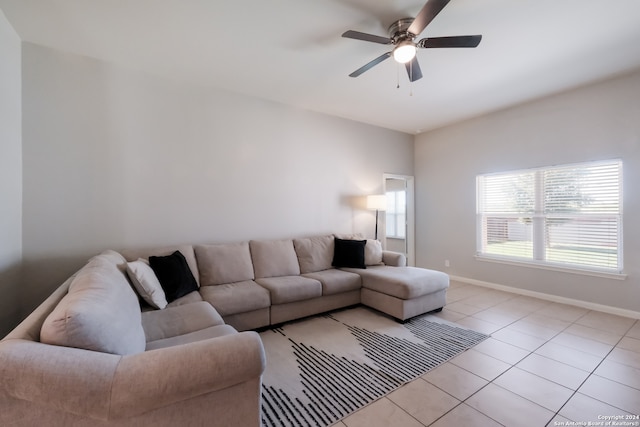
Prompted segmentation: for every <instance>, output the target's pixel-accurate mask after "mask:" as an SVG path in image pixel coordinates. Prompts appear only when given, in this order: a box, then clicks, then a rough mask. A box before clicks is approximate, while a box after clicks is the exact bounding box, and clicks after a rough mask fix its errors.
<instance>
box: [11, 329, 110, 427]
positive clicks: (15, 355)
mask: <svg viewBox="0 0 640 427" xmlns="http://www.w3.org/2000/svg"><path fill="white" fill-rule="evenodd" d="M121 358H122V356H119V355H114V354H108V353H100V352H95V351H89V350H81V349H77V348H71V347H62V346H56V345H49V344H43V343H40V342H37V341H28V340H22V339H10V340H4V341H2V342H0V378H2V381H1V384H2V385H1V388H2V391H0V397H1V396H2V395H5V394H6V395H9V396H11V397H13V398H16V399H20V400H25V401H28V402H33V403H38V404H42V405H45V406H49V407H51V408H54V409H57V410H61V411H66V412H71V413H74V414H80V415H83V416H87V417H91V418H98V419H107V417H108V415H109V403H110V395H111V390H110V389H111V383H112V382H113V377H114V375H115V372H116V370H117V367H118V363H119V362H120V359H121ZM0 406H1V405H0ZM0 419H1V417H0ZM0 424H1V423H0Z"/></svg>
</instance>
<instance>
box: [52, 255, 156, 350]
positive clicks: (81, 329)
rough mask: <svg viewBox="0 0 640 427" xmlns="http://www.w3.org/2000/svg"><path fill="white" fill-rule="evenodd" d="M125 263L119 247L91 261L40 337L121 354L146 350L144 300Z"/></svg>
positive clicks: (62, 343)
mask: <svg viewBox="0 0 640 427" xmlns="http://www.w3.org/2000/svg"><path fill="white" fill-rule="evenodd" d="M125 265H126V260H125V259H124V258H123V257H122V256H121V255H120V254H118V253H117V252H114V251H106V252H104V253H102V254H100V255H97V256H95V257H93V258H92V259H91V260H89V262H88V263H87V264H86V265H85V266H84V267H83V268H82V269H80V271H78V273H77V274H76V275H75V277H74V278H73V280H72V281H71V283H70V285H69V291H68V293H67V295H65V297H64V298H62V300H61V301H60V302H59V303H58V305H57V306H56V307H55V308H54V309H53V311H52V312H51V313H50V314H49V316H47V318H46V319H45V321H44V323H43V325H42V328H41V330H40V341H41V342H43V343H45V344H53V345H61V346H66V347H75V348H81V349H85V350H93V351H100V352H103V353H112V354H119V355H127V354H135V353H140V352H142V351H144V349H145V343H146V339H145V334H144V330H143V328H142V321H141V312H140V304H139V302H138V297H137V295H136V294H135V292H134V291H133V288H132V287H131V285H130V284H129V281H128V280H127V278H126V273H124V271H123V269H124V266H125Z"/></svg>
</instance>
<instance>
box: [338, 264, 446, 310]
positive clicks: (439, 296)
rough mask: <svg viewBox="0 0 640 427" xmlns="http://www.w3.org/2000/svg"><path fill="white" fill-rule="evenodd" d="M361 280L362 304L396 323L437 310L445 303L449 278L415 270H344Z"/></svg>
mask: <svg viewBox="0 0 640 427" xmlns="http://www.w3.org/2000/svg"><path fill="white" fill-rule="evenodd" d="M348 270H351V271H354V272H356V271H357V274H359V275H360V276H361V277H362V291H361V293H362V295H361V299H362V303H363V304H364V305H366V306H369V307H372V308H375V309H376V310H379V311H382V312H383V313H386V314H388V315H390V316H393V317H395V318H397V319H400V320H406V319H409V318H411V317H414V316H417V315H419V314H423V313H427V312H430V311H434V310H440V309H442V307H444V306H445V304H446V302H447V298H446V292H447V289H448V288H449V276H448V275H447V274H445V273H442V272H440V271H435V270H427V269H424V268H416V267H391V266H387V265H382V266H373V267H370V268H367V269H366V270H356V269H348Z"/></svg>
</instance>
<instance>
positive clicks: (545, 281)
mask: <svg viewBox="0 0 640 427" xmlns="http://www.w3.org/2000/svg"><path fill="white" fill-rule="evenodd" d="M611 158H620V159H622V160H623V162H624V163H623V169H624V230H623V233H624V234H623V239H624V265H625V270H626V273H627V274H628V278H627V280H624V281H618V280H612V279H602V278H597V277H591V276H584V275H576V274H569V273H560V272H553V271H547V270H539V269H532V268H526V267H518V266H512V265H505V264H496V263H488V262H482V261H477V260H476V259H475V258H474V253H475V249H476V227H475V208H476V206H475V177H476V175H477V174H481V173H486V172H494V171H509V170H516V169H523V168H532V167H538V166H548V165H557V164H564V163H576V162H583V161H589V160H598V159H611ZM415 174H416V194H417V197H416V200H417V207H416V209H417V215H416V217H417V225H416V228H417V237H416V242H417V254H418V256H417V263H418V265H420V266H424V267H430V268H435V269H441V270H444V271H446V272H448V273H450V274H452V275H457V276H461V277H466V278H472V279H476V280H480V281H485V282H490V283H495V284H500V285H507V286H513V287H517V288H521V289H525V290H529V291H535V292H543V293H547V294H552V295H557V296H560V297H566V298H572V299H576V300H583V301H587V302H592V303H597V304H603V305H608V306H613V307H617V308H622V309H627V310H633V311H640V263H638V260H639V259H640V222H639V221H637V218H638V217H640V185H639V183H640V72H637V73H635V74H632V75H628V76H624V77H620V78H617V79H613V80H609V81H606V82H603V83H599V84H595V85H592V86H588V87H584V88H581V89H579V90H575V91H571V92H567V93H563V94H560V95H556V96H553V97H549V98H545V99H542V100H539V101H536V102H532V103H529V104H526V105H522V106H518V107H514V108H511V109H508V110H505V111H501V112H497V113H494V114H489V115H486V116H483V117H480V118H477V119H474V120H469V121H466V122H463V123H459V124H456V125H452V126H449V127H446V128H442V129H439V130H435V131H432V132H429V133H425V134H422V135H419V136H418V137H416V146H415ZM446 259H448V260H450V262H451V267H450V268H448V269H447V268H445V267H444V263H445V260H446Z"/></svg>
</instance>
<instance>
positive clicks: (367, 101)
mask: <svg viewBox="0 0 640 427" xmlns="http://www.w3.org/2000/svg"><path fill="white" fill-rule="evenodd" d="M423 5H424V1H423V0H386V1H373V0H270V1H266V0H0V10H2V11H3V12H4V14H5V15H6V17H7V19H8V20H9V22H10V23H11V24H12V25H13V27H14V28H15V30H16V31H17V32H18V34H19V35H20V37H21V38H22V40H23V41H28V42H32V43H36V44H40V45H44V46H49V47H53V48H57V49H61V50H64V51H69V52H73V53H77V54H82V55H87V56H90V57H94V58H98V59H102V60H105V61H110V62H115V63H118V64H122V65H124V66H126V67H129V68H135V69H139V70H143V71H146V72H150V73H153V74H157V75H161V76H166V77H169V78H171V79H177V80H181V81H183V80H184V81H188V82H192V83H197V84H202V85H207V86H213V87H219V88H223V89H227V90H231V91H235V92H240V93H245V94H250V95H253V96H257V97H260V98H266V99H269V100H273V101H278V102H282V103H285V104H289V105H293V106H297V107H301V108H304V109H309V110H313V111H318V112H322V113H326V114H330V115H334V116H339V117H344V118H348V119H353V120H357V121H361V122H365V123H370V124H374V125H377V126H382V127H385V128H389V129H395V130H399V131H403V132H407V133H411V134H414V133H419V132H423V131H426V130H429V129H434V128H437V127H440V126H443V125H445V124H448V123H452V122H455V121H459V120H462V119H465V118H469V117H473V116H477V115H480V114H483V113H486V112H489V111H494V110H497V109H500V108H504V107H507V106H510V105H513V104H517V103H521V102H524V101H527V100H530V99H535V98H538V97H541V96H545V95H549V94H552V93H556V92H559V91H562V90H566V89H570V88H574V87H577V86H580V85H583V84H586V83H589V82H593V81H596V80H601V79H605V78H607V77H610V76H613V75H617V74H621V73H625V72H628V71H631V70H633V69H637V68H640V0H608V1H602V0H451V2H450V3H449V4H448V5H447V6H446V7H445V8H444V9H443V11H442V12H441V13H440V14H439V15H438V16H437V17H436V18H435V19H434V20H433V21H432V22H431V24H429V26H427V28H426V30H425V31H424V32H423V33H422V34H421V37H420V38H422V37H427V36H428V37H437V36H449V35H466V34H482V35H483V39H482V42H481V43H480V46H478V47H477V48H475V49H425V50H421V51H419V52H418V59H419V61H420V65H421V68H422V72H423V75H424V77H423V78H422V79H421V80H418V81H416V82H414V83H413V84H409V81H408V78H407V75H406V71H405V70H404V67H402V68H400V67H399V66H398V64H396V63H395V62H394V61H393V60H387V61H385V62H383V63H382V64H380V65H378V66H377V67H375V68H373V69H371V70H369V71H367V72H366V73H364V74H363V75H361V76H360V77H358V78H351V77H348V75H349V73H351V72H352V71H354V70H356V69H357V68H359V67H360V66H362V65H364V64H365V63H367V62H369V61H370V60H372V59H374V58H375V57H377V56H379V55H381V54H382V53H384V52H387V51H389V50H390V49H389V47H388V46H384V45H379V44H374V43H367V42H363V41H358V40H352V39H346V38H342V37H340V35H341V34H342V33H343V32H344V31H346V30H348V29H353V30H357V31H361V32H366V33H372V34H377V35H381V36H388V33H387V28H388V26H389V25H390V24H391V23H392V22H394V21H395V20H397V19H400V18H404V17H407V16H415V15H416V14H417V13H418V11H419V10H420V9H421V8H422V6H423ZM398 76H399V77H400V80H399V82H400V88H399V89H397V88H396V85H397V81H398Z"/></svg>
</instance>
